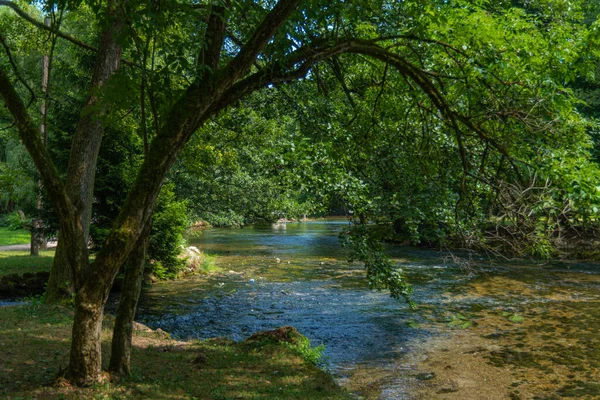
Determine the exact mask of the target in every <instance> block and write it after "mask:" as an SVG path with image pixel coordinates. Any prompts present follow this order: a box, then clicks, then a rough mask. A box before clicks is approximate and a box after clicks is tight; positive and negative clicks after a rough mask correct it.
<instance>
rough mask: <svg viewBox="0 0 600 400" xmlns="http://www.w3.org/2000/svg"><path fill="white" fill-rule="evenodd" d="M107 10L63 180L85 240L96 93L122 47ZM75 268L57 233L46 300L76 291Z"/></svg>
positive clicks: (96, 145)
mask: <svg viewBox="0 0 600 400" xmlns="http://www.w3.org/2000/svg"><path fill="white" fill-rule="evenodd" d="M108 10H109V13H110V14H112V18H113V20H112V23H110V24H107V27H106V29H105V30H104V32H102V34H101V37H100V46H99V47H98V52H97V53H96V59H95V61H94V72H93V75H92V82H91V87H90V95H89V97H88V99H87V101H86V103H85V106H84V107H83V110H82V112H81V118H80V119H79V122H78V124H77V128H76V130H75V134H74V136H73V140H72V143H71V154H70V157H69V167H68V172H67V181H66V188H67V194H68V195H69V197H70V198H71V199H72V201H73V202H74V203H75V206H76V210H77V218H78V220H79V221H80V223H81V227H82V229H83V235H84V238H85V240H86V242H87V240H88V238H89V232H90V220H91V217H92V200H93V195H94V182H95V178H96V164H97V161H98V153H99V151H100V143H101V142H102V134H103V127H102V124H101V122H100V117H101V116H102V114H104V113H105V112H106V110H104V109H99V110H98V106H97V103H98V97H97V92H98V89H100V88H101V87H102V86H103V85H104V84H105V83H106V81H108V79H109V78H110V77H111V76H112V75H113V73H114V72H115V71H117V70H118V69H119V66H120V64H121V52H122V49H121V46H120V45H119V44H117V43H116V41H115V38H116V36H117V35H118V34H119V32H120V31H121V30H122V28H123V22H122V18H120V17H118V15H120V14H119V13H117V12H114V11H113V10H112V2H110V3H109V5H108ZM77 267H78V266H76V265H71V264H70V263H69V258H68V257H67V254H66V252H65V245H64V239H63V234H62V232H60V233H59V236H58V247H57V249H56V254H55V256H54V261H53V263H52V269H51V271H50V279H49V280H48V288H47V291H46V301H47V302H49V303H57V302H60V301H62V300H65V299H67V300H68V299H70V298H71V296H72V294H73V293H74V290H75V287H74V282H75V279H74V276H73V273H74V271H78V270H79V269H78V268H77Z"/></svg>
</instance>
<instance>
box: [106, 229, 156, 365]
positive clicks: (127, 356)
mask: <svg viewBox="0 0 600 400" xmlns="http://www.w3.org/2000/svg"><path fill="white" fill-rule="evenodd" d="M151 226H152V224H150V223H149V224H147V227H146V229H145V231H144V232H143V233H142V235H141V236H140V238H139V239H138V243H137V245H136V247H135V248H134V249H133V250H132V252H131V253H130V254H129V258H128V261H127V262H126V267H125V278H124V279H123V287H122V289H121V300H120V302H119V308H118V310H117V317H116V319H115V327H114V330H113V338H112V348H111V354H110V364H109V370H110V371H112V372H114V373H116V374H119V375H122V376H127V375H130V374H131V365H130V360H131V340H132V335H133V322H134V318H135V313H136V310H137V304H138V300H139V298H140V292H141V290H142V280H143V277H144V265H145V262H146V254H147V251H148V243H149V242H150V232H151V230H152V229H151Z"/></svg>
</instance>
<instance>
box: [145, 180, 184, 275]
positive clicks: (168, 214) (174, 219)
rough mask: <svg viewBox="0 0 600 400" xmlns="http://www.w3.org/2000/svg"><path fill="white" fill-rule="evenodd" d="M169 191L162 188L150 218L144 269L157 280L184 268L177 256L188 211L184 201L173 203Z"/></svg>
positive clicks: (168, 188) (167, 187) (171, 189)
mask: <svg viewBox="0 0 600 400" xmlns="http://www.w3.org/2000/svg"><path fill="white" fill-rule="evenodd" d="M173 189H174V187H173V185H172V184H167V185H165V186H163V189H162V190H161V192H160V195H159V196H158V200H157V203H156V207H155V209H154V214H153V215H152V233H151V235H150V244H149V246H148V258H149V259H150V262H149V263H148V269H149V271H150V272H151V273H153V274H154V275H155V276H156V277H157V278H159V279H168V278H173V277H175V276H176V275H177V274H178V273H179V272H180V271H181V270H182V269H183V268H184V266H185V263H184V261H183V260H180V259H178V258H177V256H178V255H179V254H180V253H181V250H182V249H183V247H184V246H185V240H184V239H183V233H184V232H185V229H186V227H187V225H188V218H187V215H188V210H187V204H186V202H185V201H179V200H177V198H176V196H175V192H174V191H173Z"/></svg>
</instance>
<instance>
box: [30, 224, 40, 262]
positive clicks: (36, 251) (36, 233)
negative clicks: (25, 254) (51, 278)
mask: <svg viewBox="0 0 600 400" xmlns="http://www.w3.org/2000/svg"><path fill="white" fill-rule="evenodd" d="M41 242H42V229H41V220H39V219H37V218H36V219H34V220H32V221H31V251H30V254H31V255H32V256H36V257H37V256H39V255H40V243H41Z"/></svg>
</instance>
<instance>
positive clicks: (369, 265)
mask: <svg viewBox="0 0 600 400" xmlns="http://www.w3.org/2000/svg"><path fill="white" fill-rule="evenodd" d="M343 235H344V236H343V243H344V244H345V245H346V246H348V247H350V250H351V254H350V262H352V261H355V260H356V261H361V262H363V263H364V265H365V268H366V269H367V279H368V281H369V287H370V288H372V289H378V290H381V289H389V290H390V295H391V296H392V297H393V298H395V299H400V298H403V299H404V300H406V301H407V302H408V303H409V304H410V305H411V306H413V305H414V304H413V302H412V300H411V298H410V297H411V295H412V292H413V288H412V287H411V286H410V285H409V284H408V283H407V282H406V280H405V279H404V276H403V274H402V269H401V268H399V267H397V266H396V265H394V264H393V263H392V261H391V260H390V259H389V257H387V256H386V255H385V254H384V251H383V246H382V245H381V241H380V240H379V238H377V237H376V235H375V232H374V230H372V229H370V228H369V227H368V226H364V225H353V226H351V227H350V229H349V231H347V232H345V233H344V234H343Z"/></svg>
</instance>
